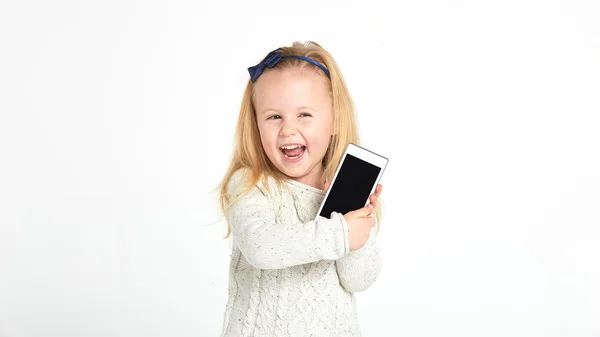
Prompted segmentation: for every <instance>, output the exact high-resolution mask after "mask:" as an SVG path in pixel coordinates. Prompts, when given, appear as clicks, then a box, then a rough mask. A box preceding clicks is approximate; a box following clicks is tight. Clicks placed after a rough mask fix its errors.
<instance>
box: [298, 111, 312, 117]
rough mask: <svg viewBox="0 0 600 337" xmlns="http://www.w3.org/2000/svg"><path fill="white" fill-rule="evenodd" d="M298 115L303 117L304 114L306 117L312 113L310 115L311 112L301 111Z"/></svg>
mask: <svg viewBox="0 0 600 337" xmlns="http://www.w3.org/2000/svg"><path fill="white" fill-rule="evenodd" d="M298 116H300V117H305V116H306V117H310V116H312V115H311V114H309V113H308V112H302V113H301V114H299V115H298Z"/></svg>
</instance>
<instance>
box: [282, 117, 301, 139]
mask: <svg viewBox="0 0 600 337" xmlns="http://www.w3.org/2000/svg"><path fill="white" fill-rule="evenodd" d="M296 132H298V129H297V128H296V123H294V122H293V121H290V120H288V121H284V122H283V124H282V125H281V129H280V130H279V135H280V136H281V137H288V136H292V135H295V134H296Z"/></svg>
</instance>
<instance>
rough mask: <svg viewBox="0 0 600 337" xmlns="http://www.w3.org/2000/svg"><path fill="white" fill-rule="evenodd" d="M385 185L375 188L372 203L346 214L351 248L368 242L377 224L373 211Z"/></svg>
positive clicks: (327, 183) (357, 247)
mask: <svg viewBox="0 0 600 337" xmlns="http://www.w3.org/2000/svg"><path fill="white" fill-rule="evenodd" d="M329 185H330V184H329V182H326V183H325V186H324V190H325V191H326V192H327V190H328V189H329ZM382 189H383V186H382V185H381V184H378V185H377V187H376V188H375V193H374V194H371V195H370V196H369V201H370V203H369V204H367V205H366V206H365V207H363V208H359V209H357V210H355V211H351V212H348V213H346V214H344V219H345V220H346V224H347V225H348V238H349V241H350V250H357V249H360V248H361V247H362V246H364V245H365V243H367V240H368V239H369V235H370V234H371V228H373V226H375V218H373V217H371V216H370V215H371V213H372V212H373V209H375V206H376V205H377V198H378V197H379V195H381V191H382Z"/></svg>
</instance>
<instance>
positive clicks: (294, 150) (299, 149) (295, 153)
mask: <svg viewBox="0 0 600 337" xmlns="http://www.w3.org/2000/svg"><path fill="white" fill-rule="evenodd" d="M279 149H280V150H281V152H282V153H283V155H284V156H285V157H286V158H288V159H298V158H300V157H302V155H303V154H304V151H305V150H306V146H304V145H299V144H297V145H285V146H282V147H280V148H279Z"/></svg>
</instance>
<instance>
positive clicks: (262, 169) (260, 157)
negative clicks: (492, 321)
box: [217, 41, 381, 238]
mask: <svg viewBox="0 0 600 337" xmlns="http://www.w3.org/2000/svg"><path fill="white" fill-rule="evenodd" d="M280 52H281V55H282V56H288V55H298V56H304V57H308V58H311V59H313V60H315V61H317V62H319V63H321V64H322V65H323V66H325V68H327V69H328V70H329V73H330V76H331V79H330V80H329V78H327V75H326V74H325V73H324V72H323V71H322V70H321V69H319V68H318V67H317V66H316V65H314V64H312V63H310V62H307V61H304V60H300V59H296V58H283V59H282V60H281V61H279V62H278V63H277V64H276V65H275V66H274V67H273V68H272V69H314V70H315V71H316V72H317V73H318V74H319V75H320V76H323V77H324V78H325V79H326V80H328V82H329V84H330V85H329V86H328V87H329V91H328V92H329V95H330V98H331V102H332V105H333V128H334V129H333V130H334V132H333V133H334V134H333V136H331V141H330V143H329V147H328V149H327V152H326V153H325V156H324V157H323V162H322V164H323V175H322V177H321V179H322V181H323V182H325V181H331V179H332V178H333V175H334V174H335V171H336V169H337V167H338V165H339V163H340V160H341V158H342V156H343V154H344V151H345V150H346V146H347V145H348V143H354V144H356V145H360V141H359V134H358V129H357V126H356V120H355V109H354V103H353V101H352V98H351V97H350V93H349V91H348V88H347V87H346V83H345V82H344V78H343V77H342V73H341V72H340V70H339V68H338V65H337V63H336V62H335V60H334V59H333V57H332V56H331V54H329V52H327V51H326V50H325V49H324V48H323V47H321V46H320V45H319V44H318V43H316V42H313V41H307V42H305V43H301V42H294V43H293V44H292V46H291V47H282V50H280ZM268 71H271V69H268V68H267V69H265V70H264V72H263V73H265V72H268ZM257 81H258V80H257ZM255 87H256V84H255V83H253V82H252V81H251V80H250V79H249V80H248V83H247V84H246V89H245V91H244V96H243V97H242V105H241V108H240V114H239V117H238V121H237V128H236V133H235V145H234V151H233V157H232V159H231V162H230V164H229V168H228V169H227V172H226V173H225V175H224V177H223V179H222V180H221V182H220V183H219V185H218V186H217V189H219V190H220V196H219V203H220V206H221V210H222V212H223V214H224V215H225V218H227V217H226V212H227V209H228V208H229V207H230V206H231V205H232V204H233V203H235V201H237V200H238V199H239V198H240V197H242V196H243V195H244V194H245V193H247V192H248V191H250V189H251V188H252V187H253V186H254V185H255V184H256V183H258V181H259V180H260V179H263V180H264V182H265V186H268V184H267V183H266V182H267V179H268V177H272V178H274V179H275V182H276V183H277V185H278V186H279V187H281V186H283V185H284V180H285V178H286V176H285V175H284V174H283V173H281V172H280V171H279V170H278V169H277V168H276V167H275V166H274V165H273V164H272V163H271V162H270V160H269V159H268V157H267V155H266V153H265V152H264V149H263V147H262V143H261V140H260V133H259V130H258V124H257V121H256V112H255V110H254V105H253V103H252V98H253V96H254V92H255ZM240 169H246V171H247V172H249V173H250V177H249V179H246V185H244V186H243V187H242V190H241V193H240V194H239V195H238V197H237V198H236V199H235V200H229V197H228V195H227V194H228V191H227V188H228V185H229V182H230V181H231V178H232V176H233V174H234V173H235V172H236V171H237V170H240ZM374 213H375V215H376V217H377V219H378V222H379V221H380V220H381V202H380V200H379V201H378V204H377V207H376V208H375V211H374ZM377 228H378V229H379V226H378V227H377ZM230 234H231V227H230V225H229V221H227V234H226V236H225V237H226V238H227V237H228V236H229V235H230Z"/></svg>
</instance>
